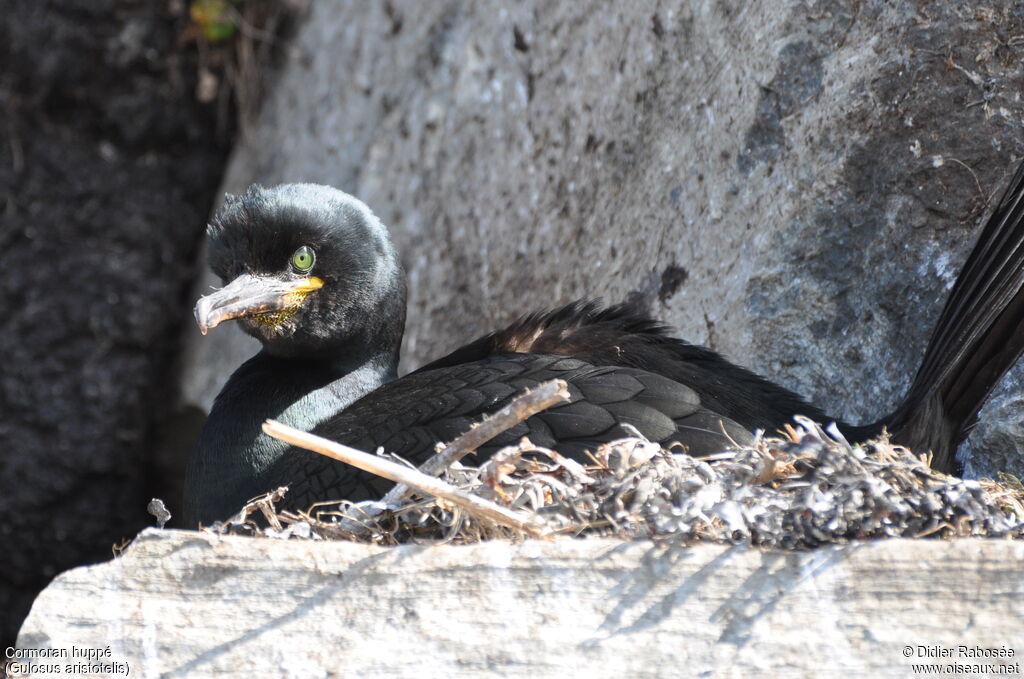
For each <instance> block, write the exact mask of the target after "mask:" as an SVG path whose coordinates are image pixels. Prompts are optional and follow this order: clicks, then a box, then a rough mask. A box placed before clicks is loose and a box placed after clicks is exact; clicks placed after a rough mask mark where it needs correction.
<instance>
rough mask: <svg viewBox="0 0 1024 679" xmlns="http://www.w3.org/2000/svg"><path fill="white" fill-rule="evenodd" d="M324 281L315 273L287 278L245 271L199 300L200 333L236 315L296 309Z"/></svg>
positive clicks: (252, 314)
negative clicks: (294, 278) (305, 276)
mask: <svg viewBox="0 0 1024 679" xmlns="http://www.w3.org/2000/svg"><path fill="white" fill-rule="evenodd" d="M323 284H324V282H323V280H322V279H320V278H317V277H316V276H310V277H309V278H300V279H298V280H291V281H287V280H282V279H280V278H273V277H271V276H253V275H252V274H242V275H241V276H239V277H238V278H236V279H235V280H233V281H231V282H230V283H229V284H228V285H226V286H224V287H223V288H221V289H220V290H217V291H216V292H213V293H210V294H209V295H206V296H205V297H200V298H199V301H198V302H196V307H195V316H196V323H197V324H198V325H199V332H201V333H203V334H204V335H205V334H206V333H207V332H209V331H210V329H211V328H215V327H217V326H218V325H219V324H220V323H222V322H224V321H230V320H231V319H233V318H248V317H251V316H258V315H260V314H266V313H275V312H291V311H294V310H296V309H298V307H299V305H300V304H302V300H303V298H305V296H306V295H308V294H309V293H311V292H313V291H314V290H317V289H319V288H321V287H323Z"/></svg>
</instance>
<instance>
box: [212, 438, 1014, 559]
mask: <svg viewBox="0 0 1024 679" xmlns="http://www.w3.org/2000/svg"><path fill="white" fill-rule="evenodd" d="M591 458H592V459H591V460H590V462H589V463H587V464H581V463H579V462H577V461H575V460H571V459H567V458H565V457H563V456H562V455H560V454H559V453H557V452H556V451H553V450H549V449H545V448H541V447H538V446H534V445H533V444H532V443H530V441H529V440H527V439H523V440H522V441H520V443H519V444H518V445H517V446H512V447H508V448H505V449H503V450H501V451H500V452H498V453H497V454H495V455H494V456H493V457H491V458H490V459H488V460H487V461H486V462H484V463H483V464H482V465H480V466H478V467H470V466H463V465H461V464H459V463H455V464H453V465H450V466H449V467H448V468H447V469H446V470H445V471H444V472H443V474H442V476H441V480H442V481H444V482H446V483H447V484H450V486H452V487H454V488H455V489H458V490H459V491H461V492H462V493H465V494H469V495H472V496H474V497H476V498H479V499H480V500H481V501H483V502H486V503H491V504H493V505H495V506H497V507H501V508H503V509H504V510H506V511H507V512H508V513H509V514H510V515H514V516H515V517H519V518H518V519H516V520H517V521H519V520H521V521H522V522H523V523H521V524H515V522H514V521H513V522H509V521H505V520H504V519H502V520H501V522H498V521H495V520H493V519H492V518H489V517H488V516H486V515H482V514H480V513H479V512H478V511H476V510H475V509H474V508H473V507H470V506H467V505H465V503H462V502H452V501H450V500H448V499H444V498H439V497H435V496H432V495H429V494H425V493H419V492H410V493H407V494H406V495H405V496H404V497H403V498H402V499H401V500H400V501H398V502H394V501H389V502H380V501H378V502H359V503H352V502H336V503H326V504H320V505H317V506H314V507H313V508H311V509H310V510H309V511H306V512H289V511H282V512H278V511H277V510H276V509H275V506H274V505H275V503H276V502H278V501H279V500H280V499H281V498H282V497H284V493H286V492H287V490H286V489H283V488H282V489H278V490H277V491H275V492H274V493H271V494H268V495H267V496H264V497H261V498H257V499H256V500H254V501H252V502H250V503H249V504H248V505H247V506H246V507H245V508H244V509H243V510H242V512H240V513H239V514H238V515H237V516H236V517H234V519H232V520H231V521H228V522H225V523H218V524H215V525H214V526H211V527H209V528H207V529H206V530H212V531H215V532H218V533H230V534H245V535H260V536H266V537H274V538H306V539H314V540H318V539H324V540H338V539H340V540H353V541H359V542H367V543H377V544H384V545H394V544H399V543H406V542H422V541H430V542H434V541H442V542H453V543H470V542H477V541H480V540H488V539H495V538H502V539H509V538H512V539H518V538H521V537H524V535H526V534H527V532H526V529H525V528H524V527H529V531H528V532H529V534H533V535H545V536H547V535H574V536H583V535H598V536H615V537H619V538H624V539H654V540H672V541H676V542H683V543H697V542H714V543H730V544H737V543H739V544H749V545H757V546H764V547H776V548H783V549H808V548H813V547H817V546H820V545H826V544H835V543H843V542H846V541H849V540H862V539H869V538H881V537H912V538H922V537H947V538H948V537H957V536H970V535H974V536H989V537H1021V536H1022V535H1024V487H1022V486H1021V484H1020V482H1019V481H1017V480H1016V479H1014V478H1012V477H1005V478H1003V479H1001V480H1000V481H999V482H996V481H988V480H983V481H971V480H964V479H960V478H956V477H953V476H948V475H945V474H941V473H938V472H936V471H934V470H932V469H931V468H930V467H929V466H928V463H927V462H928V461H927V459H926V458H924V457H919V456H915V455H914V454H912V453H911V452H910V451H908V450H907V449H905V448H902V447H900V446H895V445H892V444H891V443H890V442H889V441H888V440H887V438H885V437H882V438H880V439H877V440H874V441H870V442H868V443H864V444H859V445H851V444H850V443H849V442H847V441H846V440H845V439H844V438H843V437H842V435H841V434H839V432H838V431H836V430H835V429H834V428H830V429H828V430H826V429H823V428H822V427H821V426H819V425H817V424H815V423H813V422H811V421H809V420H799V428H797V429H793V428H790V429H789V430H788V431H787V433H786V436H785V437H784V438H765V437H759V438H758V439H757V440H756V441H755V442H754V444H753V445H750V446H737V447H735V448H734V449H733V450H728V451H725V452H722V453H721V454H717V455H713V456H709V457H703V458H695V457H691V456H689V455H687V454H685V452H683V451H682V450H674V449H666V448H663V447H661V446H660V445H658V444H656V443H652V442H650V441H648V440H646V439H645V438H643V437H642V436H639V435H637V436H634V437H630V438H624V439H621V440H617V441H612V442H610V443H607V444H604V445H602V446H600V447H598V448H597V449H596V450H594V451H593V452H592V453H591ZM260 519H262V520H260Z"/></svg>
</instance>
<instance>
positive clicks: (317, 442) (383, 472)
mask: <svg viewBox="0 0 1024 679" xmlns="http://www.w3.org/2000/svg"><path fill="white" fill-rule="evenodd" d="M263 432H264V433H265V434H267V435H268V436H273V437H274V438H276V439H280V440H281V441H284V442H285V443H290V444H291V445H293V446H298V447H300V448H305V449H306V450H311V451H313V452H315V453H320V454H321V455H325V456H327V457H329V458H331V459H334V460H338V461H340V462H345V463H346V464H350V465H352V466H354V467H358V468H360V469H362V470H363V471H367V472H370V473H371V474H376V475H377V476H381V477H383V478H385V479H388V480H390V481H394V482H396V483H404V484H405V485H407V486H411V487H413V488H415V489H416V490H417V491H419V492H421V493H425V494H428V495H433V496H434V497H438V498H441V499H443V500H447V501H448V502H451V503H452V504H454V505H458V506H459V507H461V508H462V509H464V510H465V511H467V512H469V513H470V514H472V515H474V516H478V517H483V518H486V519H488V520H490V521H493V522H495V523H499V524H502V525H505V526H509V527H511V528H514V529H516V530H519V531H522V532H524V533H526V534H528V535H531V536H534V537H540V536H542V535H544V531H543V530H542V529H541V527H540V525H539V523H538V522H537V521H536V520H535V519H534V517H533V516H531V515H530V514H527V513H525V512H519V511H512V510H509V509H506V508H504V507H501V506H499V505H496V504H495V503H493V502H490V501H488V500H485V499H483V498H481V497H479V496H477V495H472V494H470V493H466V492H464V491H461V490H459V489H458V488H455V487H454V486H452V485H449V484H447V483H445V482H444V481H441V480H440V479H437V478H435V477H433V476H427V475H426V474H424V473H422V472H420V471H417V470H415V469H409V468H408V467H403V466H401V465H398V464H395V463H394V462H391V461H389V460H386V459H384V458H382V457H378V456H376V455H370V454H369V453H364V452H363V451H361V450H356V449H355V448H350V447H349V446H345V445H342V444H340V443H335V442H334V441H329V440H328V439H325V438H323V437H320V436H317V435H316V434H310V433H307V432H304V431H301V430H299V429H295V428H294V427H289V426H288V425H286V424H282V423H280V422H276V421H274V420H267V421H266V422H264V423H263Z"/></svg>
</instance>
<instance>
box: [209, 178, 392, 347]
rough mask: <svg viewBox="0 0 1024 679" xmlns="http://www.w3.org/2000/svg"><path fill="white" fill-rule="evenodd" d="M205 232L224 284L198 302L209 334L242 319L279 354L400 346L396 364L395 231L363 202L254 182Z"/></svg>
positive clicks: (310, 188) (322, 189)
mask: <svg viewBox="0 0 1024 679" xmlns="http://www.w3.org/2000/svg"><path fill="white" fill-rule="evenodd" d="M207 233H208V236H209V240H210V248H209V263H210V268H211V269H212V270H213V272H214V273H215V274H216V275H218V276H219V277H220V278H221V280H222V281H223V283H224V287H223V288H221V289H220V290H217V291H216V292H213V293H211V294H209V295H206V296H205V297H202V298H200V299H199V301H198V302H196V306H195V317H196V322H197V323H198V324H199V330H200V331H201V332H202V333H203V334H204V335H205V334H206V333H207V331H209V330H210V329H212V328H213V327H215V326H217V325H218V324H220V323H222V322H224V321H227V320H231V319H238V320H239V321H240V322H241V324H242V327H243V328H244V329H245V331H246V332H247V333H249V334H250V335H252V336H253V337H255V338H256V339H257V340H259V341H260V342H261V343H262V344H263V347H264V349H265V350H266V351H267V352H268V353H270V354H272V355H276V356H282V357H288V358H322V357H335V356H336V357H339V358H345V356H338V355H339V354H346V353H352V352H362V351H372V352H376V353H380V352H383V353H387V352H388V351H392V350H393V352H394V356H395V360H396V361H397V352H398V344H399V343H400V342H401V337H402V331H403V329H404V325H405V280H404V275H403V273H402V270H401V267H400V266H399V264H398V261H397V257H396V255H395V251H394V248H393V247H392V245H391V241H390V239H389V238H388V232H387V229H386V228H385V227H384V225H383V224H381V222H380V220H379V219H377V217H376V216H375V215H374V214H373V213H372V212H371V211H370V209H369V208H368V207H367V206H366V205H364V204H363V203H362V202H360V201H358V200H356V199H355V198H353V197H352V196H349V195H348V194H346V193H344V192H342V191H339V190H337V189H333V188H331V187H329V186H321V185H318V184H282V185H279V186H274V187H270V188H263V187H261V186H256V185H254V186H251V187H250V188H249V190H248V191H247V192H246V193H245V195H243V196H241V197H235V196H227V198H226V200H225V203H224V206H223V207H222V208H221V209H220V210H219V211H218V212H217V214H216V215H215V216H214V218H213V219H212V221H211V222H210V225H209V227H208V230H207ZM388 345H393V346H388ZM353 358H354V357H353Z"/></svg>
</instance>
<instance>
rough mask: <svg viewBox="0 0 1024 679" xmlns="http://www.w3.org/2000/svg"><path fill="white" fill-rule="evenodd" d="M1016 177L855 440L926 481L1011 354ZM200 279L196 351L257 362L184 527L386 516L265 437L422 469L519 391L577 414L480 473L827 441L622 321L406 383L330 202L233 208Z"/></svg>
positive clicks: (618, 313)
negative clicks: (778, 436)
mask: <svg viewBox="0 0 1024 679" xmlns="http://www.w3.org/2000/svg"><path fill="white" fill-rule="evenodd" d="M1022 197H1024V167H1022V169H1021V170H1018V171H1017V174H1016V175H1015V177H1014V178H1013V180H1012V182H1011V184H1010V186H1009V188H1008V189H1007V191H1006V193H1005V195H1004V196H1003V198H1002V200H1001V201H1000V203H999V205H998V206H997V207H996V209H995V211H994V212H993V214H992V216H991V217H990V219H989V221H988V223H987V225H986V226H985V228H984V229H983V230H982V233H981V235H980V237H979V240H978V243H977V245H976V246H975V249H974V250H973V251H972V253H971V255H970V257H969V259H968V261H967V263H966V264H965V266H964V269H963V271H962V272H961V275H960V277H959V278H958V280H957V282H956V284H955V285H954V288H953V290H952V291H951V293H950V296H949V299H948V300H947V303H946V306H945V308H944V310H943V312H942V314H941V316H940V319H939V321H938V323H937V325H936V328H935V330H934V332H933V335H932V338H931V341H930V343H929V345H928V348H927V350H926V353H925V357H924V360H923V362H922V366H921V368H920V370H919V371H918V374H917V376H916V378H915V380H914V382H913V384H912V386H911V388H910V390H909V391H908V393H907V396H906V397H905V399H904V400H903V402H902V403H901V404H900V406H899V407H898V408H897V409H896V411H895V412H894V413H892V414H891V415H889V416H887V417H884V418H882V419H881V420H879V421H878V422H876V423H874V424H870V425H865V426H860V427H856V426H851V425H848V424H845V423H842V422H841V421H839V422H838V425H839V427H840V429H841V430H842V431H843V432H844V433H845V434H846V435H847V436H848V437H850V438H851V439H853V440H863V439H865V438H867V437H869V436H872V435H875V434H878V433H880V432H881V431H882V429H883V427H885V428H887V429H888V431H889V432H891V433H892V434H893V435H894V438H895V440H896V441H899V442H901V443H904V444H907V445H909V446H910V447H911V448H912V449H916V450H921V451H925V450H932V451H934V453H935V458H934V460H935V464H936V466H937V467H939V468H940V469H944V470H949V469H951V468H952V467H953V464H954V462H953V453H954V451H955V448H956V445H957V444H958V443H959V442H960V441H961V440H962V439H963V437H964V436H965V434H966V431H967V430H968V428H969V427H970V426H971V425H972V424H973V422H974V420H975V417H976V413H977V410H978V408H979V407H980V406H981V404H982V402H983V401H984V399H985V397H986V396H987V395H988V393H989V391H990V390H991V388H992V387H993V386H994V384H995V382H996V381H997V380H998V379H999V377H1000V376H1001V375H1002V374H1003V373H1004V372H1005V371H1006V370H1007V369H1008V368H1009V367H1010V366H1011V365H1012V364H1013V362H1014V361H1015V360H1016V358H1017V357H1018V356H1019V355H1020V353H1021V349H1022V346H1024V333H1020V332H1018V329H1019V326H1020V323H1021V321H1022V320H1024V294H1022V293H1021V286H1022V282H1024V201H1022ZM208 233H209V240H210V251H209V252H210V255H209V260H210V266H211V268H212V269H213V271H214V272H215V273H216V274H217V275H218V276H220V278H221V279H222V280H223V281H224V283H225V287H223V288H222V289H220V290H218V291H216V292H214V293H212V294H210V295H208V296H206V297H203V298H202V299H200V300H199V301H198V303H197V304H196V307H195V316H196V320H197V322H198V324H199V328H200V330H201V331H202V332H203V333H204V334H205V333H206V332H207V331H208V330H209V329H211V328H213V327H214V326H216V325H217V324H219V323H221V322H223V321H226V320H229V319H238V320H239V321H240V322H241V323H242V325H243V327H244V329H245V330H246V332H248V333H249V334H250V335H252V336H253V337H255V338H256V339H258V340H259V341H260V342H261V343H262V345H263V349H262V350H261V351H260V352H259V353H258V354H256V355H255V356H254V357H253V358H251V359H250V360H249V361H247V362H246V363H244V364H243V365H242V366H241V367H240V368H239V369H238V370H236V371H235V373H234V374H233V375H232V376H231V378H230V379H229V380H228V383H227V385H226V386H225V387H224V389H223V390H222V391H221V392H220V394H219V395H218V397H217V399H216V401H215V403H214V405H213V408H212V410H211V412H210V415H209V418H208V419H207V421H206V423H205V425H204V426H203V429H202V432H201V434H200V437H199V440H198V442H197V443H196V446H195V449H194V450H193V453H192V457H191V459H190V461H189V465H188V470H187V474H186V489H185V520H186V522H187V523H188V524H189V525H195V524H196V523H198V522H203V523H207V524H208V523H211V522H213V521H215V520H219V519H225V518H227V517H228V516H230V515H232V514H234V513H235V512H237V511H238V510H239V509H240V508H241V506H242V505H243V504H244V503H245V502H246V501H247V500H249V499H250V498H252V497H254V496H256V495H259V494H261V493H263V492H266V491H268V490H270V489H273V488H276V487H277V486H280V485H287V486H289V487H290V492H289V494H288V496H287V497H286V503H287V504H288V506H290V507H299V508H305V507H308V506H309V505H310V504H312V503H313V502H316V501H321V500H338V499H349V500H361V499H369V498H375V497H380V495H382V494H383V493H384V492H385V491H386V490H387V488H388V487H389V486H390V485H391V484H390V482H387V481H385V480H383V479H380V478H378V477H375V476H372V475H369V474H366V473H364V472H362V471H360V470H358V469H355V468H353V467H349V466H347V465H344V464H342V463H340V462H335V461H332V460H330V459H328V458H325V457H322V456H319V455H315V454H313V453H309V452H307V451H304V450H299V449H295V448H290V447H289V446H288V445H287V444H285V443H282V442H280V441H278V440H276V439H272V438H270V437H268V436H266V435H265V434H263V433H262V432H261V430H260V425H261V424H262V423H263V421H264V420H266V419H267V418H273V419H277V420H280V421H282V422H284V423H286V424H290V425H292V426H295V427H298V428H300V429H303V430H312V431H314V432H315V433H317V434H319V435H321V436H325V437H327V438H329V439H332V440H336V441H340V442H343V443H346V444H348V445H351V446H354V447H356V448H360V449H362V450H368V451H373V450H375V449H377V448H378V446H383V447H384V449H386V450H388V451H390V452H393V453H397V454H398V455H401V456H402V457H404V458H405V459H407V460H409V461H411V462H413V463H415V464H420V463H422V462H423V461H424V460H425V459H426V458H427V457H429V456H430V455H431V454H432V453H433V450H434V445H435V443H436V442H438V441H449V440H451V439H452V438H454V437H455V436H456V435H458V434H460V433H462V432H463V431H465V430H466V429H468V428H469V426H470V424H471V423H472V422H474V421H476V420H478V419H480V418H481V417H482V416H483V415H484V414H486V413H488V412H491V411H493V410H495V409H497V408H499V407H500V406H502V405H503V404H504V403H505V402H507V401H508V400H509V399H510V398H512V397H513V396H515V395H516V394H517V393H519V392H521V391H522V390H523V388H524V387H529V386H533V385H536V384H538V383H540V382H542V381H545V380H549V379H553V378H561V379H564V380H566V381H567V382H568V383H569V385H570V393H571V395H572V400H571V402H569V403H567V404H563V405H559V406H556V407H553V408H551V409H549V410H547V411H545V412H543V413H540V414H537V415H535V416H533V417H531V418H529V419H528V420H526V421H525V422H523V423H520V424H519V425H517V426H515V427H513V428H512V429H511V430H509V431H508V432H506V433H505V434H503V435H502V436H500V437H498V438H497V439H495V440H493V441H491V442H490V443H489V444H488V445H487V446H485V447H484V448H482V449H481V450H480V451H479V453H480V454H481V455H483V456H486V455H487V454H489V453H491V452H493V451H494V450H496V449H497V448H498V447H500V446H502V445H506V444H509V443H514V442H515V441H517V440H518V439H519V437H521V436H523V435H529V437H530V438H531V440H532V441H533V442H534V443H535V444H538V445H542V446H548V447H552V448H556V449H558V450H560V451H562V452H563V453H567V454H569V455H573V456H578V455H579V454H580V453H581V451H583V450H584V449H586V448H592V447H594V446H595V445H597V444H599V443H601V442H603V441H607V440H610V439H613V438H618V437H622V436H624V435H625V434H626V432H625V430H624V429H623V428H622V425H623V424H625V423H628V424H631V425H633V426H635V427H636V428H637V429H639V431H640V432H641V433H643V434H644V435H645V436H647V437H648V438H649V439H651V440H655V441H661V442H665V443H668V442H672V441H678V442H681V443H682V444H684V445H685V446H686V447H687V449H688V450H689V452H691V453H695V454H699V453H706V452H715V451H719V450H721V449H723V448H724V447H726V446H727V445H729V443H730V440H732V441H737V442H746V441H749V440H750V439H751V436H752V434H751V432H752V431H753V430H755V429H764V430H768V431H774V430H775V429H776V428H777V427H780V426H782V425H784V424H786V423H788V422H789V421H790V420H791V419H792V417H793V416H794V415H798V414H799V415H806V416H808V417H810V418H812V419H814V420H817V421H821V422H829V421H834V420H835V418H831V417H828V416H827V415H826V414H825V413H824V412H822V411H821V410H819V409H818V408H815V407H814V406H812V405H810V404H808V403H807V402H806V401H804V400H803V399H802V398H800V397H799V396H797V395H796V394H794V393H792V392H790V391H788V390H786V389H784V388H782V387H779V386H777V385H775V384H773V383H771V382H770V381H768V380H766V379H764V378H762V377H759V376H757V375H755V374H753V373H752V372H750V371H748V370H746V369H744V368H741V367H738V366H736V365H733V364H732V363H729V362H728V361H726V360H725V359H724V358H722V357H721V356H719V355H718V354H716V353H714V352H712V351H710V350H708V349H705V348H703V347H699V346H694V345H691V344H688V343H687V342H684V341H683V340H679V339H675V338H672V337H670V336H669V335H668V333H667V330H666V328H665V327H664V326H663V325H662V324H660V323H658V322H656V321H653V320H650V319H649V318H647V317H645V316H644V315H643V314H641V313H639V312H638V311H636V310H634V309H631V308H630V307H628V306H625V305H618V306H612V307H610V308H601V307H599V306H598V305H597V304H595V303H593V302H576V303H573V304H569V305H568V306H565V307H562V308H560V309H556V310H554V311H549V312H545V313H535V314H531V315H529V316H526V317H524V318H521V319H520V320H518V321H516V322H514V323H513V324H512V325H510V326H508V327H507V328H505V329H503V330H499V331H497V332H495V333H492V334H490V335H487V336H485V337H482V338H480V339H478V340H476V341H475V342H472V343H471V344H468V345H466V346H464V347H462V348H460V349H458V350H456V351H455V352H453V353H451V354H449V355H448V356H446V357H444V358H441V359H439V360H437V361H435V362H433V363H431V364H429V365H427V366H424V367H423V368H420V369H419V370H417V371H416V372H414V373H412V374H409V375H407V376H405V377H403V378H401V379H398V377H397V372H396V371H397V366H398V356H399V345H400V343H401V339H402V333H403V330H404V325H405V281H404V274H403V272H402V270H401V267H400V266H399V264H398V261H397V258H396V255H395V251H394V249H393V248H392V245H391V242H390V240H389V237H388V233H387V230H386V228H385V227H384V225H383V224H381V222H380V221H379V220H378V219H377V217H375V216H374V215H373V213H372V212H371V211H370V210H369V208H367V207H366V206H365V205H364V204H363V203H361V202H360V201H358V200H356V199H355V198H353V197H351V196H349V195H347V194H345V193H343V192H341V191H338V190H336V189H333V188H329V187H326V186H319V185H313V184H287V185H282V186H276V187H272V188H262V187H260V186H253V187H251V188H250V189H249V190H248V192H247V193H246V194H245V195H244V196H242V197H231V196H229V197H228V198H227V200H226V202H225V204H224V206H223V207H222V209H221V210H220V211H219V212H218V213H217V214H216V216H215V217H214V218H213V220H212V222H211V224H210V227H209V232H208Z"/></svg>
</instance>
